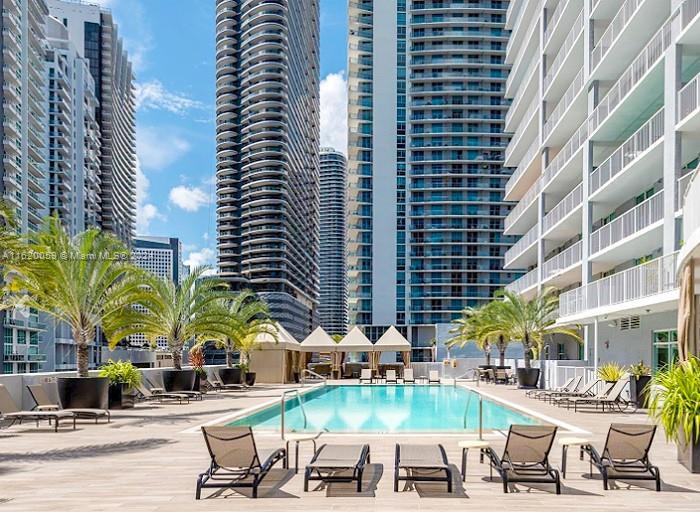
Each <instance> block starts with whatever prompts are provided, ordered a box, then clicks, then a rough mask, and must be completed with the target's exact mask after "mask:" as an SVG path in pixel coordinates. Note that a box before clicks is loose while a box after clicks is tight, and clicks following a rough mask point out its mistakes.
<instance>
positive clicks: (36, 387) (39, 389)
mask: <svg viewBox="0 0 700 512" xmlns="http://www.w3.org/2000/svg"><path fill="white" fill-rule="evenodd" d="M27 389H28V390H29V394H30V395H32V398H33V399H34V402H35V403H36V409H37V410H38V411H58V410H61V411H67V412H72V413H73V414H74V415H75V417H76V418H79V419H83V418H87V419H91V420H92V419H94V420H95V423H97V421H98V420H99V419H100V418H107V423H109V422H110V420H111V416H110V414H109V411H108V410H107V409H86V408H77V409H76V408H70V409H61V408H60V407H59V406H58V404H55V403H53V402H52V401H51V399H50V398H49V395H48V393H46V390H45V389H44V386H42V385H41V384H29V385H28V386H27Z"/></svg>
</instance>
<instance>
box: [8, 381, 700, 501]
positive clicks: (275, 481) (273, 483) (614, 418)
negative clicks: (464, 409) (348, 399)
mask: <svg viewBox="0 0 700 512" xmlns="http://www.w3.org/2000/svg"><path fill="white" fill-rule="evenodd" d="M285 389H290V387H285V386H265V385H261V386H256V387H255V388H254V389H252V390H250V391H235V392H224V393H219V394H211V395H210V396H208V397H207V398H206V399H205V400H204V401H202V402H192V403H191V404H189V405H182V406H179V405H151V404H142V405H138V406H137V407H136V408H135V409H131V410H126V411H114V413H113V416H112V418H113V420H112V423H111V424H109V425H107V424H100V425H94V424H92V423H90V422H85V423H82V424H80V425H79V427H78V430H76V431H72V430H70V429H62V431H60V432H59V433H58V434H54V433H53V430H51V429H49V428H41V429H38V430H37V429H36V428H35V426H34V424H32V423H28V424H26V425H24V426H14V427H11V428H9V429H3V430H0V512H3V511H10V510H22V511H40V510H54V511H64V510H65V511H69V510H70V511H72V510H105V511H110V510H121V511H130V512H131V511H156V510H158V511H175V510H178V511H179V510H187V511H192V510H228V509H231V510H242V511H272V510H279V511H282V510H284V511H296V510H299V511H302V510H303V511H307V512H308V511H343V510H348V511H350V510H353V511H357V510H363V511H380V510H381V511H399V510H419V511H424V510H426V511H427V510H430V511H440V512H445V511H450V510H460V511H463V510H469V509H472V510H482V511H483V510H506V509H509V510H538V511H542V510H543V509H544V508H546V509H547V510H553V511H558V510H581V511H584V510H585V511H591V510H595V511H602V510H616V511H619V510H621V509H628V510H632V511H635V512H636V511H642V510H655V511H660V510H674V511H675V510H693V511H697V510H698V506H699V505H698V503H700V475H692V474H690V473H688V472H687V471H686V470H685V469H684V468H683V467H682V466H681V465H680V464H679V463H677V462H676V460H675V459H676V449H675V446H673V445H672V444H667V443H666V441H665V439H664V437H663V434H662V433H661V432H659V433H658V434H657V438H656V439H655V441H654V447H653V449H652V461H653V462H654V463H655V464H656V465H658V466H659V467H660V469H661V476H662V479H663V481H664V485H663V492H661V493H656V492H654V491H653V490H650V489H651V488H652V487H651V483H646V482H642V483H641V485H643V486H644V487H646V488H643V487H640V486H637V485H628V484H627V483H624V482H618V483H617V484H616V486H615V487H616V488H613V489H612V490H610V491H603V486H602V483H601V481H600V479H599V478H597V477H596V476H594V478H593V479H590V478H589V477H588V462H581V461H579V460H578V457H577V456H576V451H575V450H572V451H571V452H570V454H571V455H570V456H569V462H568V470H567V478H566V480H564V482H563V483H564V486H563V494H562V495H561V496H556V495H555V494H554V493H553V492H552V489H551V486H546V487H542V488H528V487H526V486H524V485H518V486H516V490H517V491H519V492H513V493H511V494H503V492H502V488H501V485H500V483H498V482H496V481H494V482H490V481H488V473H489V471H488V465H486V464H483V465H482V464H479V463H478V455H477V454H476V453H471V454H470V456H469V464H468V475H467V480H466V482H465V483H464V484H462V482H461V481H460V482H456V485H455V492H454V493H453V494H452V495H447V494H446V493H445V491H444V485H440V484H435V485H432V484H431V485H428V484H424V485H422V486H418V490H417V491H416V490H410V491H406V492H400V493H394V492H393V490H392V474H393V457H394V443H395V442H396V440H397V439H401V440H402V441H405V442H412V441H413V442H423V443H427V442H441V443H443V445H444V446H445V448H446V450H447V453H448V456H449V458H450V462H451V463H453V464H455V473H456V472H457V470H458V466H459V463H460V456H461V452H460V450H459V448H458V447H457V442H458V441H459V440H460V439H461V437H460V436H455V435H410V434H406V435H401V436H398V435H394V434H392V435H386V434H385V435H367V434H362V435H361V436H355V435H342V436H333V435H331V434H324V436H323V437H322V439H323V440H325V441H327V442H332V441H336V442H343V443H349V442H360V441H361V442H368V443H369V444H370V446H371V452H372V464H371V466H370V468H369V469H368V470H366V472H365V475H366V482H367V483H366V484H365V486H364V487H365V490H364V491H363V493H362V494H360V495H358V494H356V493H355V492H354V488H353V486H352V485H350V484H333V485H331V486H330V487H328V488H322V489H319V490H316V491H313V492H308V493H304V492H303V490H302V483H303V482H302V474H301V473H299V474H298V475H295V474H294V473H293V471H287V470H284V469H281V466H279V467H277V468H276V469H274V470H273V471H272V472H271V474H270V475H269V476H268V478H267V479H266V481H265V482H264V484H263V487H262V488H261V489H260V496H261V497H260V498H259V499H257V500H252V499H249V498H246V497H243V496H241V495H240V494H237V493H235V492H233V491H229V490H225V491H223V492H217V491H216V490H214V489H207V490H205V491H207V492H205V493H204V496H205V497H206V499H202V500H201V501H198V502H197V501H195V500H194V489H195V480H196V476H197V474H198V473H200V472H201V471H203V470H205V469H206V467H207V465H208V456H207V453H206V449H205V447H204V442H203V440H202V436H201V435H200V434H197V433H188V432H187V431H188V430H189V431H192V430H195V431H196V427H197V426H198V425H201V424H203V423H207V422H211V421H213V420H216V419H218V418H221V417H224V416H227V415H230V414H232V413H235V412H237V411H241V410H244V409H246V408H248V407H252V406H255V405H258V404H260V403H263V402H266V401H269V400H273V399H275V398H277V397H279V396H280V394H281V393H282V391H284V390H285ZM481 389H482V390H483V391H485V392H487V393H490V394H492V395H494V396H496V397H499V398H501V399H503V400H507V401H510V402H513V403H515V404H521V405H523V406H525V407H527V408H529V409H531V410H532V411H533V412H534V413H536V414H544V415H547V416H550V417H552V418H553V419H555V420H557V421H559V422H564V423H566V424H569V425H572V426H574V427H577V428H579V429H581V430H585V431H588V432H590V433H591V436H590V437H591V438H592V439H593V441H594V444H595V445H596V446H598V447H599V448H600V447H602V444H603V443H604V440H605V434H606V433H607V429H608V426H609V425H610V423H611V422H647V421H648V419H647V417H646V415H645V414H644V413H641V412H640V413H636V414H608V413H606V414H601V413H580V412H579V413H574V412H573V411H567V410H565V409H558V408H556V407H552V406H549V405H546V404H543V403H541V402H538V401H536V400H530V399H527V398H525V397H524V394H523V392H522V391H519V390H516V389H513V388H512V387H506V386H492V385H487V386H484V385H482V387H481ZM560 435H561V434H560ZM491 437H492V443H493V445H494V447H495V448H496V450H497V451H499V452H500V451H501V450H502V447H503V445H504V442H505V438H504V437H503V436H502V435H496V436H491ZM257 442H258V446H259V448H260V449H261V450H265V449H272V448H276V447H280V446H281V445H282V443H281V441H280V439H279V436H276V435H275V436H273V435H266V436H260V437H258V439H257ZM310 455H311V454H310V449H309V448H308V447H305V446H304V447H302V453H301V463H302V464H303V463H304V462H305V461H307V460H308V459H309V457H310ZM560 461H561V449H560V448H559V446H555V448H554V450H553V457H552V462H553V463H554V464H555V465H556V466H559V465H560Z"/></svg>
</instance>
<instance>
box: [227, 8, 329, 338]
mask: <svg viewBox="0 0 700 512" xmlns="http://www.w3.org/2000/svg"><path fill="white" fill-rule="evenodd" d="M216 143H217V167H216V169H217V170H216V176H217V230H218V238H217V247H218V266H219V273H220V276H221V277H222V278H224V279H225V280H227V281H229V282H230V283H231V284H232V285H233V286H234V287H237V288H249V289H251V290H253V291H255V292H257V293H258V294H259V295H260V296H261V297H262V298H264V299H265V300H266V301H267V303H268V304H269V306H270V309H271V310H272V314H273V316H274V318H275V319H276V320H279V321H280V322H281V323H282V324H283V325H284V326H285V327H286V328H287V330H289V332H290V333H292V335H293V336H295V337H296V338H298V339H303V338H304V337H306V335H307V334H308V333H309V332H310V331H311V329H312V327H313V326H314V325H315V323H317V308H318V293H319V268H318V252H319V238H318V237H319V234H318V223H319V183H318V180H319V162H318V158H319V157H318V144H319V2H318V0H285V1H279V2H269V1H264V0H243V1H240V0H217V1H216Z"/></svg>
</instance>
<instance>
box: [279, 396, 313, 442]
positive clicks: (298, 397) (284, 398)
mask: <svg viewBox="0 0 700 512" xmlns="http://www.w3.org/2000/svg"><path fill="white" fill-rule="evenodd" d="M287 395H294V396H295V397H296V399H297V400H299V408H300V409H301V415H302V417H303V418H304V428H306V426H307V425H308V420H307V418H306V411H305V410H304V402H303V401H302V399H301V394H300V393H299V390H298V389H289V390H287V391H285V392H284V393H282V397H281V400H280V406H281V408H282V411H281V413H280V430H281V432H282V439H284V412H285V411H284V410H285V403H286V402H287Z"/></svg>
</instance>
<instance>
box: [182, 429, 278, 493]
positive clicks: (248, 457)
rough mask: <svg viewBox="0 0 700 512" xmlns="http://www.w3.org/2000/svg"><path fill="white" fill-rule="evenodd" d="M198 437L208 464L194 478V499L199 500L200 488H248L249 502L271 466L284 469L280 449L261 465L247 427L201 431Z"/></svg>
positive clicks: (250, 432) (253, 439) (251, 433)
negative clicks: (209, 459)
mask: <svg viewBox="0 0 700 512" xmlns="http://www.w3.org/2000/svg"><path fill="white" fill-rule="evenodd" d="M202 434H204V441H205V442H206V444H207V449H208V450H209V455H210V456H211V463H210V465H209V469H207V470H206V471H205V472H204V473H201V474H200V475H199V477H197V492H196V495H195V498H196V499H200V497H201V494H202V489H204V488H218V489H221V488H226V489H236V488H252V489H253V498H257V497H258V486H259V485H260V483H261V482H262V480H263V479H264V478H265V476H266V475H267V474H268V473H269V471H270V469H271V468H272V466H274V465H275V464H276V463H277V462H279V461H280V460H283V461H285V467H286V466H287V464H286V460H287V452H286V451H285V450H284V449H283V448H280V449H278V450H275V451H274V452H273V453H272V454H270V456H269V457H267V459H265V461H264V462H262V459H261V458H260V455H259V454H258V449H257V447H256V446H255V438H254V437H253V431H252V430H251V428H250V427H202Z"/></svg>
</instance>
